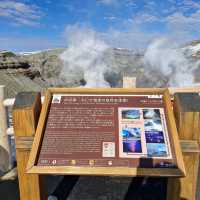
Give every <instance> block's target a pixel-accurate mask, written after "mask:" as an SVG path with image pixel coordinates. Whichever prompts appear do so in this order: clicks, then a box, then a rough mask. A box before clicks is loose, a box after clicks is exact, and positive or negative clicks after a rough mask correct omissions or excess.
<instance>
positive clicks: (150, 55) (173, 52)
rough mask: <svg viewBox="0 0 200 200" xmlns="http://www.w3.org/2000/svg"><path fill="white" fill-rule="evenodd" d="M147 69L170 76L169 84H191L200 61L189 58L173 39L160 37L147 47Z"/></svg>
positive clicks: (145, 60) (177, 85)
mask: <svg viewBox="0 0 200 200" xmlns="http://www.w3.org/2000/svg"><path fill="white" fill-rule="evenodd" d="M144 64H145V68H146V70H147V71H149V70H157V71H160V72H161V74H163V76H165V77H168V79H169V82H168V85H169V86H176V87H179V86H190V85H192V84H193V83H194V71H195V69H196V68H197V67H198V65H199V62H195V61H194V60H192V59H190V58H188V57H187V56H186V54H185V52H184V50H183V49H181V48H178V47H177V45H175V44H173V43H172V41H169V40H167V39H163V38H162V39H158V40H156V41H155V42H153V43H152V44H150V45H149V47H148V48H147V50H146V52H145V55H144Z"/></svg>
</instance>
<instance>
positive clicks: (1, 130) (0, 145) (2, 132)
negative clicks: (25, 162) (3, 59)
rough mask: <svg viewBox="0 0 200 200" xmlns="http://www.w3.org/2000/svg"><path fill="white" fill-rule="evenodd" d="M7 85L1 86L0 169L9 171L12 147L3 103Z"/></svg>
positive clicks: (2, 171)
mask: <svg viewBox="0 0 200 200" xmlns="http://www.w3.org/2000/svg"><path fill="white" fill-rule="evenodd" d="M4 90H5V86H0V171H1V173H4V172H7V171H8V170H9V169H10V167H11V166H10V164H11V163H10V147H9V142H8V136H7V116H6V110H5V107H4V104H3V101H4Z"/></svg>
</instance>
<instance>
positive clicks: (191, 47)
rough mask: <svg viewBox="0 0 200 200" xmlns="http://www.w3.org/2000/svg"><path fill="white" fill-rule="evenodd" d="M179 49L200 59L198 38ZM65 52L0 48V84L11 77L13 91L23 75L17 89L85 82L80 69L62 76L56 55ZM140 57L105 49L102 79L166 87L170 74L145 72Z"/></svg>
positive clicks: (199, 78) (115, 83)
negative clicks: (127, 78) (125, 78)
mask: <svg viewBox="0 0 200 200" xmlns="http://www.w3.org/2000/svg"><path fill="white" fill-rule="evenodd" d="M182 49H183V51H184V52H185V53H186V54H187V56H189V57H190V58H191V59H193V60H199V59H200V41H193V42H192V43H190V44H187V45H186V46H184V47H182ZM64 51H65V49H63V48H60V49H51V50H46V51H39V52H33V53H30V52H29V53H24V54H14V53H12V52H8V51H3V52H1V51H0V84H1V85H2V84H6V83H5V81H4V82H3V81H2V80H3V79H2V78H1V76H4V77H5V76H8V77H9V80H10V81H11V80H13V81H11V82H9V84H8V85H9V87H12V85H13V84H14V85H15V88H16V90H17V87H18V85H19V82H20V80H21V79H22V77H24V80H26V81H24V82H23V84H25V85H24V87H21V86H20V87H19V88H20V89H19V90H21V88H26V87H27V85H30V84H31V85H32V90H38V89H41V88H47V87H52V86H59V87H63V86H65V87H77V86H80V85H84V84H85V80H84V72H83V71H81V70H80V69H79V70H77V69H73V70H66V69H65V75H64V76H63V71H62V69H63V63H62V61H61V60H60V58H59V55H60V54H61V53H62V52H64ZM143 56H144V55H143V53H137V52H134V51H130V50H127V49H117V48H114V49H108V50H107V51H106V52H105V54H104V56H103V59H104V62H105V63H106V65H107V66H109V67H108V70H107V71H106V72H105V74H104V78H105V80H106V81H108V82H109V83H110V85H111V86H112V87H121V85H122V77H123V75H129V76H135V77H137V86H138V87H155V86H156V87H164V86H166V85H167V83H168V80H169V77H167V76H163V75H162V74H160V72H159V71H157V70H148V73H146V70H147V69H146V68H145V67H144V63H143ZM195 80H196V81H197V82H199V81H200V67H198V69H196V72H195ZM12 82H13V83H12ZM16 82H17V83H18V84H17V85H16ZM19 90H17V92H18V91H19ZM14 95H15V94H14V93H13V92H8V97H12V96H14Z"/></svg>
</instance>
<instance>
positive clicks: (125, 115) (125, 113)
mask: <svg viewBox="0 0 200 200" xmlns="http://www.w3.org/2000/svg"><path fill="white" fill-rule="evenodd" d="M122 119H140V111H139V110H122Z"/></svg>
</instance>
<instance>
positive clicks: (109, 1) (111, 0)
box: [98, 0, 119, 6]
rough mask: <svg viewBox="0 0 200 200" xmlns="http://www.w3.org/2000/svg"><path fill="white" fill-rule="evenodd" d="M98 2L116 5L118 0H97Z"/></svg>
mask: <svg viewBox="0 0 200 200" xmlns="http://www.w3.org/2000/svg"><path fill="white" fill-rule="evenodd" d="M98 2H99V3H101V4H104V5H106V6H110V5H116V4H117V3H118V2H119V0H98Z"/></svg>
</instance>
